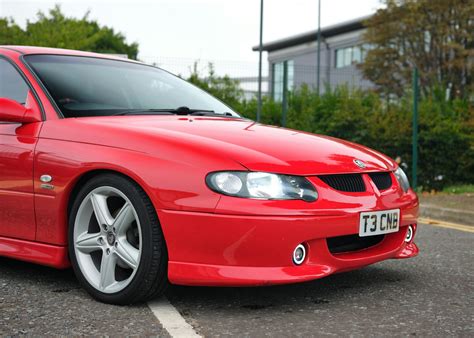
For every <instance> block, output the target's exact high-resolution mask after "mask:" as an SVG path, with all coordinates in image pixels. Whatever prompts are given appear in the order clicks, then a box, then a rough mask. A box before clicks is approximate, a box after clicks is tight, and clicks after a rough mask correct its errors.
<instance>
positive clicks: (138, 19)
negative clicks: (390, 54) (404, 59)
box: [0, 0, 379, 62]
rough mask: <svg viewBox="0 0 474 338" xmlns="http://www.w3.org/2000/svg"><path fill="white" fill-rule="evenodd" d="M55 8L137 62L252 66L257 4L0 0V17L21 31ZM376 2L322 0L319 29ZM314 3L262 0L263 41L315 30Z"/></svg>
mask: <svg viewBox="0 0 474 338" xmlns="http://www.w3.org/2000/svg"><path fill="white" fill-rule="evenodd" d="M54 4H60V5H61V7H62V9H63V11H64V12H65V13H66V14H67V15H68V16H75V17H81V16H82V15H83V14H84V13H85V12H86V11H87V10H90V11H91V15H90V17H91V18H94V19H97V20H98V21H99V22H100V23H101V24H104V25H107V26H111V27H113V28H114V29H116V30H117V31H120V32H122V33H123V34H124V35H125V36H126V38H127V41H128V42H138V43H139V45H140V56H141V57H147V58H149V57H171V58H189V59H203V60H217V61H245V62H256V61H257V57H258V56H257V53H254V52H252V50H251V48H252V46H253V45H256V44H257V43H258V29H259V10H260V7H259V6H260V1H259V0H233V1H232V0H153V1H151V0H150V1H144V0H128V1H127V0H100V1H99V0H95V1H94V0H56V1H54V0H53V1H50V0H0V16H2V17H3V16H9V17H13V18H14V19H15V21H16V22H17V23H19V24H20V25H22V26H24V25H25V23H26V20H27V19H28V20H32V21H33V20H35V17H36V13H37V12H38V10H42V11H47V10H48V9H49V8H51V7H53V6H54ZM378 6H379V0H322V10H321V13H322V17H321V25H322V26H323V27H324V26H328V25H332V24H335V23H338V22H342V21H346V20H351V19H354V18H357V17H360V16H364V15H368V14H371V13H373V12H374V11H375V10H376V8H377V7H378ZM317 14H318V13H317V0H265V10H264V15H265V19H264V41H271V40H275V39H280V38H283V37H287V36H291V35H293V34H299V33H302V32H305V31H308V30H312V29H316V27H317V17H318V16H317Z"/></svg>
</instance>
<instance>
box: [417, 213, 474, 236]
mask: <svg viewBox="0 0 474 338" xmlns="http://www.w3.org/2000/svg"><path fill="white" fill-rule="evenodd" d="M418 221H419V222H420V223H426V224H429V225H434V226H436V227H441V228H447V229H455V230H460V231H466V232H472V233H474V226H470V225H464V224H457V223H450V222H445V221H439V220H437V219H431V218H424V217H420V218H418Z"/></svg>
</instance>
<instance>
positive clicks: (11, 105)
mask: <svg viewBox="0 0 474 338" xmlns="http://www.w3.org/2000/svg"><path fill="white" fill-rule="evenodd" d="M30 95H31V94H30V93H29V94H28V100H31V98H30ZM28 100H27V101H28ZM36 108H37V105H36V104H34V105H33V108H28V107H25V106H23V105H21V104H20V103H18V102H16V101H14V100H10V99H7V98H4V97H0V122H14V123H22V124H24V123H33V122H41V118H40V113H39V111H37V109H36Z"/></svg>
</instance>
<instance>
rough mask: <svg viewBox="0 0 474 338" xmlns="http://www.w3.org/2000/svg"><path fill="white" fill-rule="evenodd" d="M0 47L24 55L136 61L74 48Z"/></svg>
mask: <svg viewBox="0 0 474 338" xmlns="http://www.w3.org/2000/svg"><path fill="white" fill-rule="evenodd" d="M0 49H7V50H10V51H15V52H17V53H20V54H23V55H32V54H49V55H75V56H89V57H95V58H102V59H114V60H121V61H124V60H127V61H130V62H136V61H134V60H130V59H125V58H121V57H118V56H115V55H110V54H100V53H92V52H83V51H78V50H72V49H60V48H49V47H35V46H11V45H0Z"/></svg>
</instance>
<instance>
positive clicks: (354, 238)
mask: <svg viewBox="0 0 474 338" xmlns="http://www.w3.org/2000/svg"><path fill="white" fill-rule="evenodd" d="M384 236H385V235H377V236H368V237H359V235H348V236H339V237H331V238H328V239H327V240H326V241H327V243H328V248H329V252H331V253H333V254H337V253H341V252H351V251H359V250H362V249H367V248H370V247H371V246H374V245H376V244H379V243H380V242H382V240H383V239H384Z"/></svg>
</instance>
